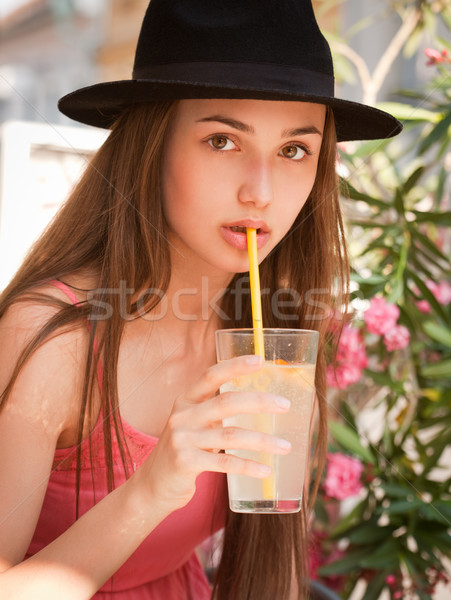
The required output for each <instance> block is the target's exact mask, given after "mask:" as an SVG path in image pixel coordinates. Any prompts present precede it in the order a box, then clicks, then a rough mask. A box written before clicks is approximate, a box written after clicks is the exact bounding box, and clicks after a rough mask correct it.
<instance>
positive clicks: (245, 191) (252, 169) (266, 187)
mask: <svg viewBox="0 0 451 600" xmlns="http://www.w3.org/2000/svg"><path fill="white" fill-rule="evenodd" d="M273 198H274V188H273V177H272V171H271V167H270V165H269V164H267V163H266V162H264V161H259V162H255V163H254V164H252V165H251V164H249V165H246V167H245V171H244V175H243V181H242V183H241V186H240V188H239V191H238V200H239V201H240V202H243V203H246V204H254V205H255V206H256V207H258V208H264V207H265V206H267V205H268V204H271V202H272V201H273Z"/></svg>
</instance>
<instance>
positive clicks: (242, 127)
mask: <svg viewBox="0 0 451 600" xmlns="http://www.w3.org/2000/svg"><path fill="white" fill-rule="evenodd" d="M211 121H216V122H217V123H223V124H224V125H228V126H229V127H233V129H238V131H243V132H244V133H250V134H253V133H255V129H254V128H253V127H252V126H251V125H247V124H246V123H243V122H242V121H238V120H237V119H231V118H229V117H223V116H222V115H213V116H211V117H204V118H203V119H198V120H197V121H196V122H197V123H209V122H211Z"/></svg>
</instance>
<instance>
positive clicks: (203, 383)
mask: <svg viewBox="0 0 451 600" xmlns="http://www.w3.org/2000/svg"><path fill="white" fill-rule="evenodd" d="M262 365H263V359H262V357H261V356H256V355H249V356H238V357H236V358H231V359H230V360H224V361H222V362H220V363H218V364H216V365H213V366H212V367H210V368H209V369H207V370H206V371H205V373H204V374H203V375H202V377H201V378H200V379H199V380H198V381H197V383H195V384H194V385H193V386H192V387H191V389H190V390H189V391H188V392H187V394H186V395H185V397H184V399H185V400H186V401H188V402H193V403H194V402H195V403H197V402H203V401H204V400H206V399H207V398H210V397H211V396H213V395H214V394H215V393H216V392H217V390H218V389H219V388H220V387H221V385H222V384H224V383H225V382H226V381H230V380H232V379H234V378H235V377H239V376H240V375H247V374H249V373H255V372H256V371H258V370H259V369H260V368H261V367H262Z"/></svg>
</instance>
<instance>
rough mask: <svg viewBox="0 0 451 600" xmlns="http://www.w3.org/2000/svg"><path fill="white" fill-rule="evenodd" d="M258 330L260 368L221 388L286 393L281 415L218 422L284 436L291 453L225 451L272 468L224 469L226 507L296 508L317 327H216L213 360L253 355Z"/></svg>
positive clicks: (312, 390) (309, 415) (312, 389)
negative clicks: (261, 474) (263, 471)
mask: <svg viewBox="0 0 451 600" xmlns="http://www.w3.org/2000/svg"><path fill="white" fill-rule="evenodd" d="M258 335H260V336H263V344H264V352H265V362H264V363H263V367H262V368H261V369H260V370H259V371H257V372H256V373H253V374H251V375H245V376H241V377H237V378H236V379H234V380H232V381H229V382H227V383H225V384H224V385H223V386H221V392H248V391H263V392H269V393H271V394H276V395H278V396H284V397H285V398H288V399H289V400H290V402H291V408H290V410H289V411H288V412H287V413H285V414H258V415H255V414H253V415H246V414H241V415H236V416H235V417H232V418H229V419H225V420H224V423H223V424H224V426H233V427H241V428H243V429H251V430H254V431H263V432H264V433H269V434H271V435H275V436H277V437H281V438H283V439H286V440H288V441H289V442H290V443H291V452H290V453H289V454H287V455H283V456H282V455H275V454H266V453H261V452H252V451H249V450H227V453H229V454H234V455H235V456H239V457H241V458H247V459H251V460H256V461H258V462H261V463H263V464H266V465H269V466H270V467H271V468H272V475H270V476H269V477H267V478H265V479H263V480H262V479H257V478H254V477H248V476H244V475H235V474H228V475H227V482H228V488H229V503H230V508H231V510H233V511H234V512H244V513H293V512H298V511H299V510H300V509H301V505H302V494H303V488H304V476H305V470H306V466H307V457H308V453H309V451H310V449H309V438H310V426H311V420H312V412H313V403H314V393H315V364H316V355H317V349H318V332H317V331H310V330H303V329H260V330H257V329H221V330H219V331H216V351H217V358H218V361H222V360H228V359H230V358H233V357H236V356H243V355H246V354H255V342H256V336H258ZM260 339H261V338H260Z"/></svg>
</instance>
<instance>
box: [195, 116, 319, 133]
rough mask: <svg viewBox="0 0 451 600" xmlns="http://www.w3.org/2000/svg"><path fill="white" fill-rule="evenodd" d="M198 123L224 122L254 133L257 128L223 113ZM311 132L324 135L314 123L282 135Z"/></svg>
mask: <svg viewBox="0 0 451 600" xmlns="http://www.w3.org/2000/svg"><path fill="white" fill-rule="evenodd" d="M196 122H197V123H211V122H216V123H223V124H224V125H228V126H229V127H232V128H233V129H237V130H238V131H243V132H244V133H249V134H251V135H252V134H254V133H255V129H254V128H253V127H252V125H248V124H247V123H243V121H238V120H237V119H232V118H230V117H224V116H222V115H213V116H211V117H204V118H203V119H198V120H197V121H196ZM310 133H316V134H317V135H319V136H320V137H322V133H321V131H320V130H319V129H317V128H316V127H315V126H314V125H311V126H307V127H295V128H294V129H285V130H284V131H283V132H282V137H295V136H297V135H308V134H310Z"/></svg>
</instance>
